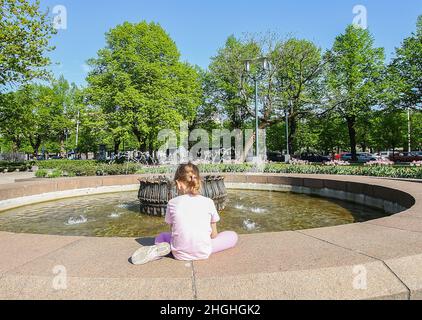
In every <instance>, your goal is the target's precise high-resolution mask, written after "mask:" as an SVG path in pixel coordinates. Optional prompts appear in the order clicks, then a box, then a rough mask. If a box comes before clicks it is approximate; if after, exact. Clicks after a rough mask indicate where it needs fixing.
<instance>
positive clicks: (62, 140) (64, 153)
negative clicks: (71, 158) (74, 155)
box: [60, 137, 66, 158]
mask: <svg viewBox="0 0 422 320" xmlns="http://www.w3.org/2000/svg"><path fill="white" fill-rule="evenodd" d="M60 156H61V157H62V158H64V157H65V156H66V149H65V145H64V138H63V137H60Z"/></svg>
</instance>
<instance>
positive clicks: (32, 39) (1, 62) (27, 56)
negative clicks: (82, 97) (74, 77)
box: [0, 0, 56, 90]
mask: <svg viewBox="0 0 422 320" xmlns="http://www.w3.org/2000/svg"><path fill="white" fill-rule="evenodd" d="M55 32H56V31H55V29H54V28H53V24H52V23H51V21H50V20H49V19H48V17H47V14H46V13H41V12H40V2H39V1H38V0H37V1H35V2H30V1H28V0H1V1H0V43H1V45H0V90H2V89H3V90H4V89H5V87H7V86H12V85H15V84H20V83H22V82H28V81H30V80H32V79H35V78H39V77H45V76H46V75H47V72H46V70H45V69H44V67H45V66H47V65H48V64H49V63H50V60H49V58H47V57H45V56H44V55H45V53H46V52H48V51H51V50H53V49H54V48H53V47H51V46H49V39H50V38H51V36H52V35H53V34H55Z"/></svg>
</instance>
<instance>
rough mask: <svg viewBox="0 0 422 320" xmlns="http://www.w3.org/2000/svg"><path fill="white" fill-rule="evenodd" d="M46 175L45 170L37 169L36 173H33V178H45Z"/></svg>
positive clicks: (46, 171)
mask: <svg viewBox="0 0 422 320" xmlns="http://www.w3.org/2000/svg"><path fill="white" fill-rule="evenodd" d="M47 175H48V170H46V169H39V170H37V172H35V176H36V177H37V178H46V177H47Z"/></svg>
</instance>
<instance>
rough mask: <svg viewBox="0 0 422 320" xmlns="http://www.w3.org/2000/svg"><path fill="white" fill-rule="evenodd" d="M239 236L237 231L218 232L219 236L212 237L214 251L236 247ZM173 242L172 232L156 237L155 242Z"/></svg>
mask: <svg viewBox="0 0 422 320" xmlns="http://www.w3.org/2000/svg"><path fill="white" fill-rule="evenodd" d="M237 241H238V236H237V234H236V232H233V231H224V232H221V233H219V234H218V236H217V238H215V239H211V245H212V253H217V252H221V251H224V250H228V249H231V248H234V247H235V246H236V244H237ZM163 242H167V243H171V233H168V232H165V233H162V234H160V235H159V236H158V237H157V238H155V244H159V243H163Z"/></svg>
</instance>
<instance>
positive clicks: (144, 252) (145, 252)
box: [131, 242, 171, 265]
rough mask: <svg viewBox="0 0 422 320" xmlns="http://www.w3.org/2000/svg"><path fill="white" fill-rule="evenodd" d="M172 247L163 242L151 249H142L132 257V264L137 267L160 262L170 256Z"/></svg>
mask: <svg viewBox="0 0 422 320" xmlns="http://www.w3.org/2000/svg"><path fill="white" fill-rule="evenodd" d="M170 252H171V247H170V244H169V243H167V242H163V243H160V244H157V245H155V246H151V247H142V248H140V249H139V250H137V251H136V252H135V253H134V254H133V255H132V258H131V260H132V263H133V264H135V265H141V264H146V263H148V262H151V261H156V260H159V259H161V258H163V257H165V256H166V255H168V254H170Z"/></svg>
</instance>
